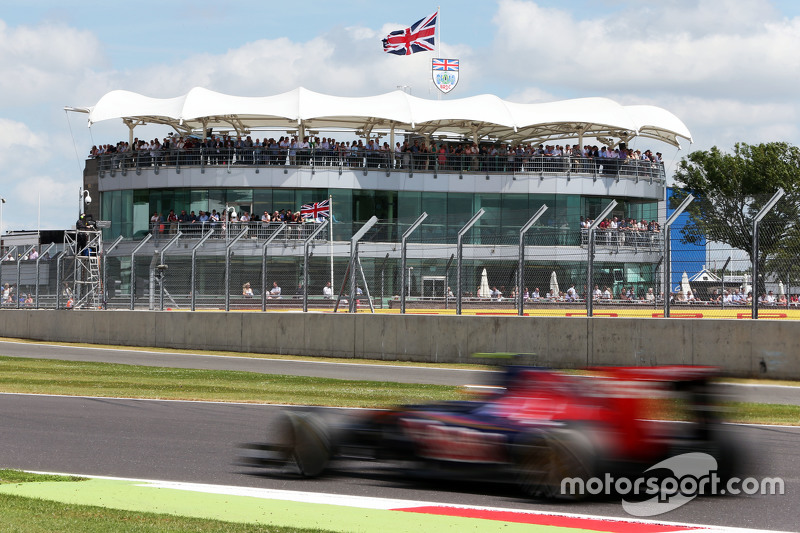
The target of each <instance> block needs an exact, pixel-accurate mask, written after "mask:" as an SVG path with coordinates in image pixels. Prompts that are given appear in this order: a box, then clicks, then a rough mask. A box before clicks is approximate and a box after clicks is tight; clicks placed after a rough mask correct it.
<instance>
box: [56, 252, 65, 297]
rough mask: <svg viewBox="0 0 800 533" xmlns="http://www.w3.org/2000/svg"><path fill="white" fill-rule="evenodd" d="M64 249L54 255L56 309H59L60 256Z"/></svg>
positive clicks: (62, 255) (62, 254)
mask: <svg viewBox="0 0 800 533" xmlns="http://www.w3.org/2000/svg"><path fill="white" fill-rule="evenodd" d="M65 253H66V250H61V251H60V252H59V253H58V256H56V309H61V270H62V268H63V267H62V266H61V263H62V261H61V258H62V257H64V254H65Z"/></svg>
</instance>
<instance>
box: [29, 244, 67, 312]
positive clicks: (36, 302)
mask: <svg viewBox="0 0 800 533" xmlns="http://www.w3.org/2000/svg"><path fill="white" fill-rule="evenodd" d="M55 245H56V243H54V242H51V243H50V246H48V247H47V248H45V249H44V251H43V252H42V253H40V254H39V257H37V258H36V289H35V290H36V298H35V299H34V300H33V305H34V307H35V308H36V309H39V261H41V259H42V256H43V255H45V254H49V253H50V250H52V249H53V246H55ZM60 289H61V287H59V286H58V274H56V293H58V291H59V290H60ZM56 299H58V297H56Z"/></svg>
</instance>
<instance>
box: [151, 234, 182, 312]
mask: <svg viewBox="0 0 800 533" xmlns="http://www.w3.org/2000/svg"><path fill="white" fill-rule="evenodd" d="M182 236H183V233H181V230H178V233H176V234H175V236H174V237H173V238H171V239H170V240H169V242H168V243H167V244H165V245H164V247H163V248H161V253H160V254H159V256H158V265H157V268H158V271H159V272H158V310H159V311H163V310H164V276H165V275H166V274H167V273H166V269H165V268H164V254H165V253H166V251H167V248H169V247H170V246H172V245H173V244H175V243H176V242H178V239H180V238H181V237H182Z"/></svg>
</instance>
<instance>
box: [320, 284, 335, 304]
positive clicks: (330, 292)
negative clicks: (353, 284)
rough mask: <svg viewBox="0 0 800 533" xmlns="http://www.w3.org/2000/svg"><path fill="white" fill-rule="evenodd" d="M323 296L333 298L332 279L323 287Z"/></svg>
mask: <svg viewBox="0 0 800 533" xmlns="http://www.w3.org/2000/svg"><path fill="white" fill-rule="evenodd" d="M322 297H323V298H327V299H329V300H330V299H331V298H333V287H331V282H330V281H329V282H328V283H326V284H325V286H324V287H322Z"/></svg>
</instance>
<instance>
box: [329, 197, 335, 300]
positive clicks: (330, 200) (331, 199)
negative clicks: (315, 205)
mask: <svg viewBox="0 0 800 533" xmlns="http://www.w3.org/2000/svg"><path fill="white" fill-rule="evenodd" d="M328 207H329V208H330V212H331V216H330V217H329V218H330V222H328V248H329V250H330V255H331V290H332V289H333V287H334V285H333V196H332V195H330V194H329V195H328Z"/></svg>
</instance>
